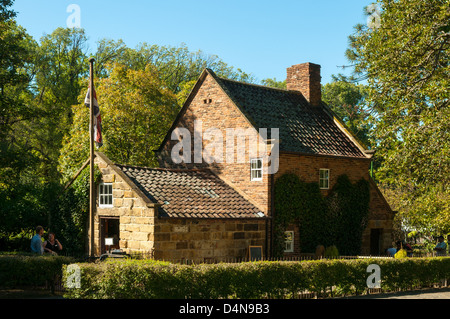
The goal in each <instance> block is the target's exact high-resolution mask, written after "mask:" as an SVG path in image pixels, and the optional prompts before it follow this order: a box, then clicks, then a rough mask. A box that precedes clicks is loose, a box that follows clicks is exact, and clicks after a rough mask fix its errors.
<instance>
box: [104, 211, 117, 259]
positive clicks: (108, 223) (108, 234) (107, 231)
mask: <svg viewBox="0 0 450 319" xmlns="http://www.w3.org/2000/svg"><path fill="white" fill-rule="evenodd" d="M119 240H120V223H119V217H100V242H101V245H100V247H101V253H102V254H104V253H106V252H109V251H110V250H113V249H119V248H120V246H119Z"/></svg>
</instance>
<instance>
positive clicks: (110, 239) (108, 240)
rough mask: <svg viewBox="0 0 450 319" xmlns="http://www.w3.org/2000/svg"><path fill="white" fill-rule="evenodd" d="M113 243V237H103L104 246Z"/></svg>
mask: <svg viewBox="0 0 450 319" xmlns="http://www.w3.org/2000/svg"><path fill="white" fill-rule="evenodd" d="M112 245H114V238H113V237H110V238H105V246H112Z"/></svg>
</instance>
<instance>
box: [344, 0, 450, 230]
mask: <svg viewBox="0 0 450 319" xmlns="http://www.w3.org/2000/svg"><path fill="white" fill-rule="evenodd" d="M377 5H378V6H379V8H380V10H379V11H380V19H379V22H380V23H379V25H378V26H375V27H373V28H369V27H367V26H362V25H359V26H357V27H356V32H355V34H353V35H352V36H351V37H350V48H349V50H348V52H347V56H348V58H349V59H350V61H352V62H353V63H354V67H355V74H356V75H358V76H364V77H365V78H367V82H368V86H369V94H368V98H367V100H368V103H369V105H370V106H371V107H372V108H373V110H374V111H375V112H376V114H377V118H376V119H377V124H376V129H375V130H374V133H375V134H374V139H373V144H374V145H375V146H376V148H377V157H378V158H379V160H380V161H381V163H382V164H381V167H380V169H379V170H378V172H377V178H378V179H379V180H380V181H382V182H384V183H385V184H388V185H389V187H394V188H396V189H398V190H399V191H400V193H402V194H404V196H405V197H404V199H403V200H404V202H405V203H406V205H407V206H408V207H410V208H414V209H412V210H411V209H405V210H404V213H403V212H401V213H400V216H401V217H402V218H403V221H404V223H406V224H409V225H410V226H417V227H421V225H424V224H428V229H429V230H430V231H432V230H431V229H434V230H437V229H441V231H443V229H442V228H441V226H440V225H439V223H440V224H445V225H448V224H449V222H448V216H449V213H448V209H449V208H448V206H447V207H445V206H442V205H440V204H439V203H438V201H429V198H435V199H437V198H438V197H440V196H442V198H444V197H446V196H448V194H449V193H450V190H449V185H450V184H449V182H450V174H449V172H450V156H449V150H450V123H449V121H448V118H449V115H450V108H449V106H450V105H449V103H450V100H449V87H450V68H449V65H450V63H449V61H450V6H449V1H448V0H430V1H421V0H398V1H389V0H384V1H382V0H379V1H377ZM425 203H427V204H426V205H425ZM425 207H427V208H425ZM430 210H431V211H436V212H437V211H439V212H440V213H439V215H440V216H441V220H440V221H439V223H437V224H436V219H435V218H434V217H433V216H434V214H431V215H430V214H429V212H430ZM413 211H414V214H418V215H420V216H421V217H420V218H421V222H420V223H419V222H418V219H417V218H416V217H414V216H413V215H412V213H411V212H413ZM407 212H408V213H407ZM431 224H433V225H434V226H430V225H431ZM448 230H449V229H448V228H447V229H446V231H448Z"/></svg>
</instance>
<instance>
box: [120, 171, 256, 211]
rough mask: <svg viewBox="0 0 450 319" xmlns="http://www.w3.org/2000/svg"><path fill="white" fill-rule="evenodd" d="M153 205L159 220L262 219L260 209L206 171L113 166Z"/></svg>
mask: <svg viewBox="0 0 450 319" xmlns="http://www.w3.org/2000/svg"><path fill="white" fill-rule="evenodd" d="M115 166H116V167H118V168H119V169H120V170H122V172H123V173H124V174H125V175H126V176H128V177H129V178H130V179H131V181H132V182H134V183H135V185H136V186H137V187H138V188H139V189H140V190H141V191H142V192H143V193H144V194H145V195H146V196H147V197H148V198H149V199H151V200H152V201H153V202H155V203H160V204H162V206H161V209H160V216H161V217H181V218H261V216H259V215H258V213H259V212H260V210H259V209H258V208H257V207H256V206H254V205H253V204H252V203H250V202H249V201H248V200H246V199H245V198H244V197H242V195H240V194H239V193H238V192H237V191H236V190H234V189H233V188H232V187H230V186H229V185H227V184H226V183H225V182H223V181H222V180H221V179H220V178H219V177H217V176H216V175H215V174H213V173H212V172H211V171H210V170H207V169H192V170H187V169H163V168H145V167H134V166H126V165H118V164H115Z"/></svg>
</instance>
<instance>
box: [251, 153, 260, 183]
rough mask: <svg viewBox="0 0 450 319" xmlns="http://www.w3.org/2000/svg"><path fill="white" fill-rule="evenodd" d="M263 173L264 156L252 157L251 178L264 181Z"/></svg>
mask: <svg viewBox="0 0 450 319" xmlns="http://www.w3.org/2000/svg"><path fill="white" fill-rule="evenodd" d="M262 173H263V165H262V158H252V159H251V160H250V180H252V181H262Z"/></svg>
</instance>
